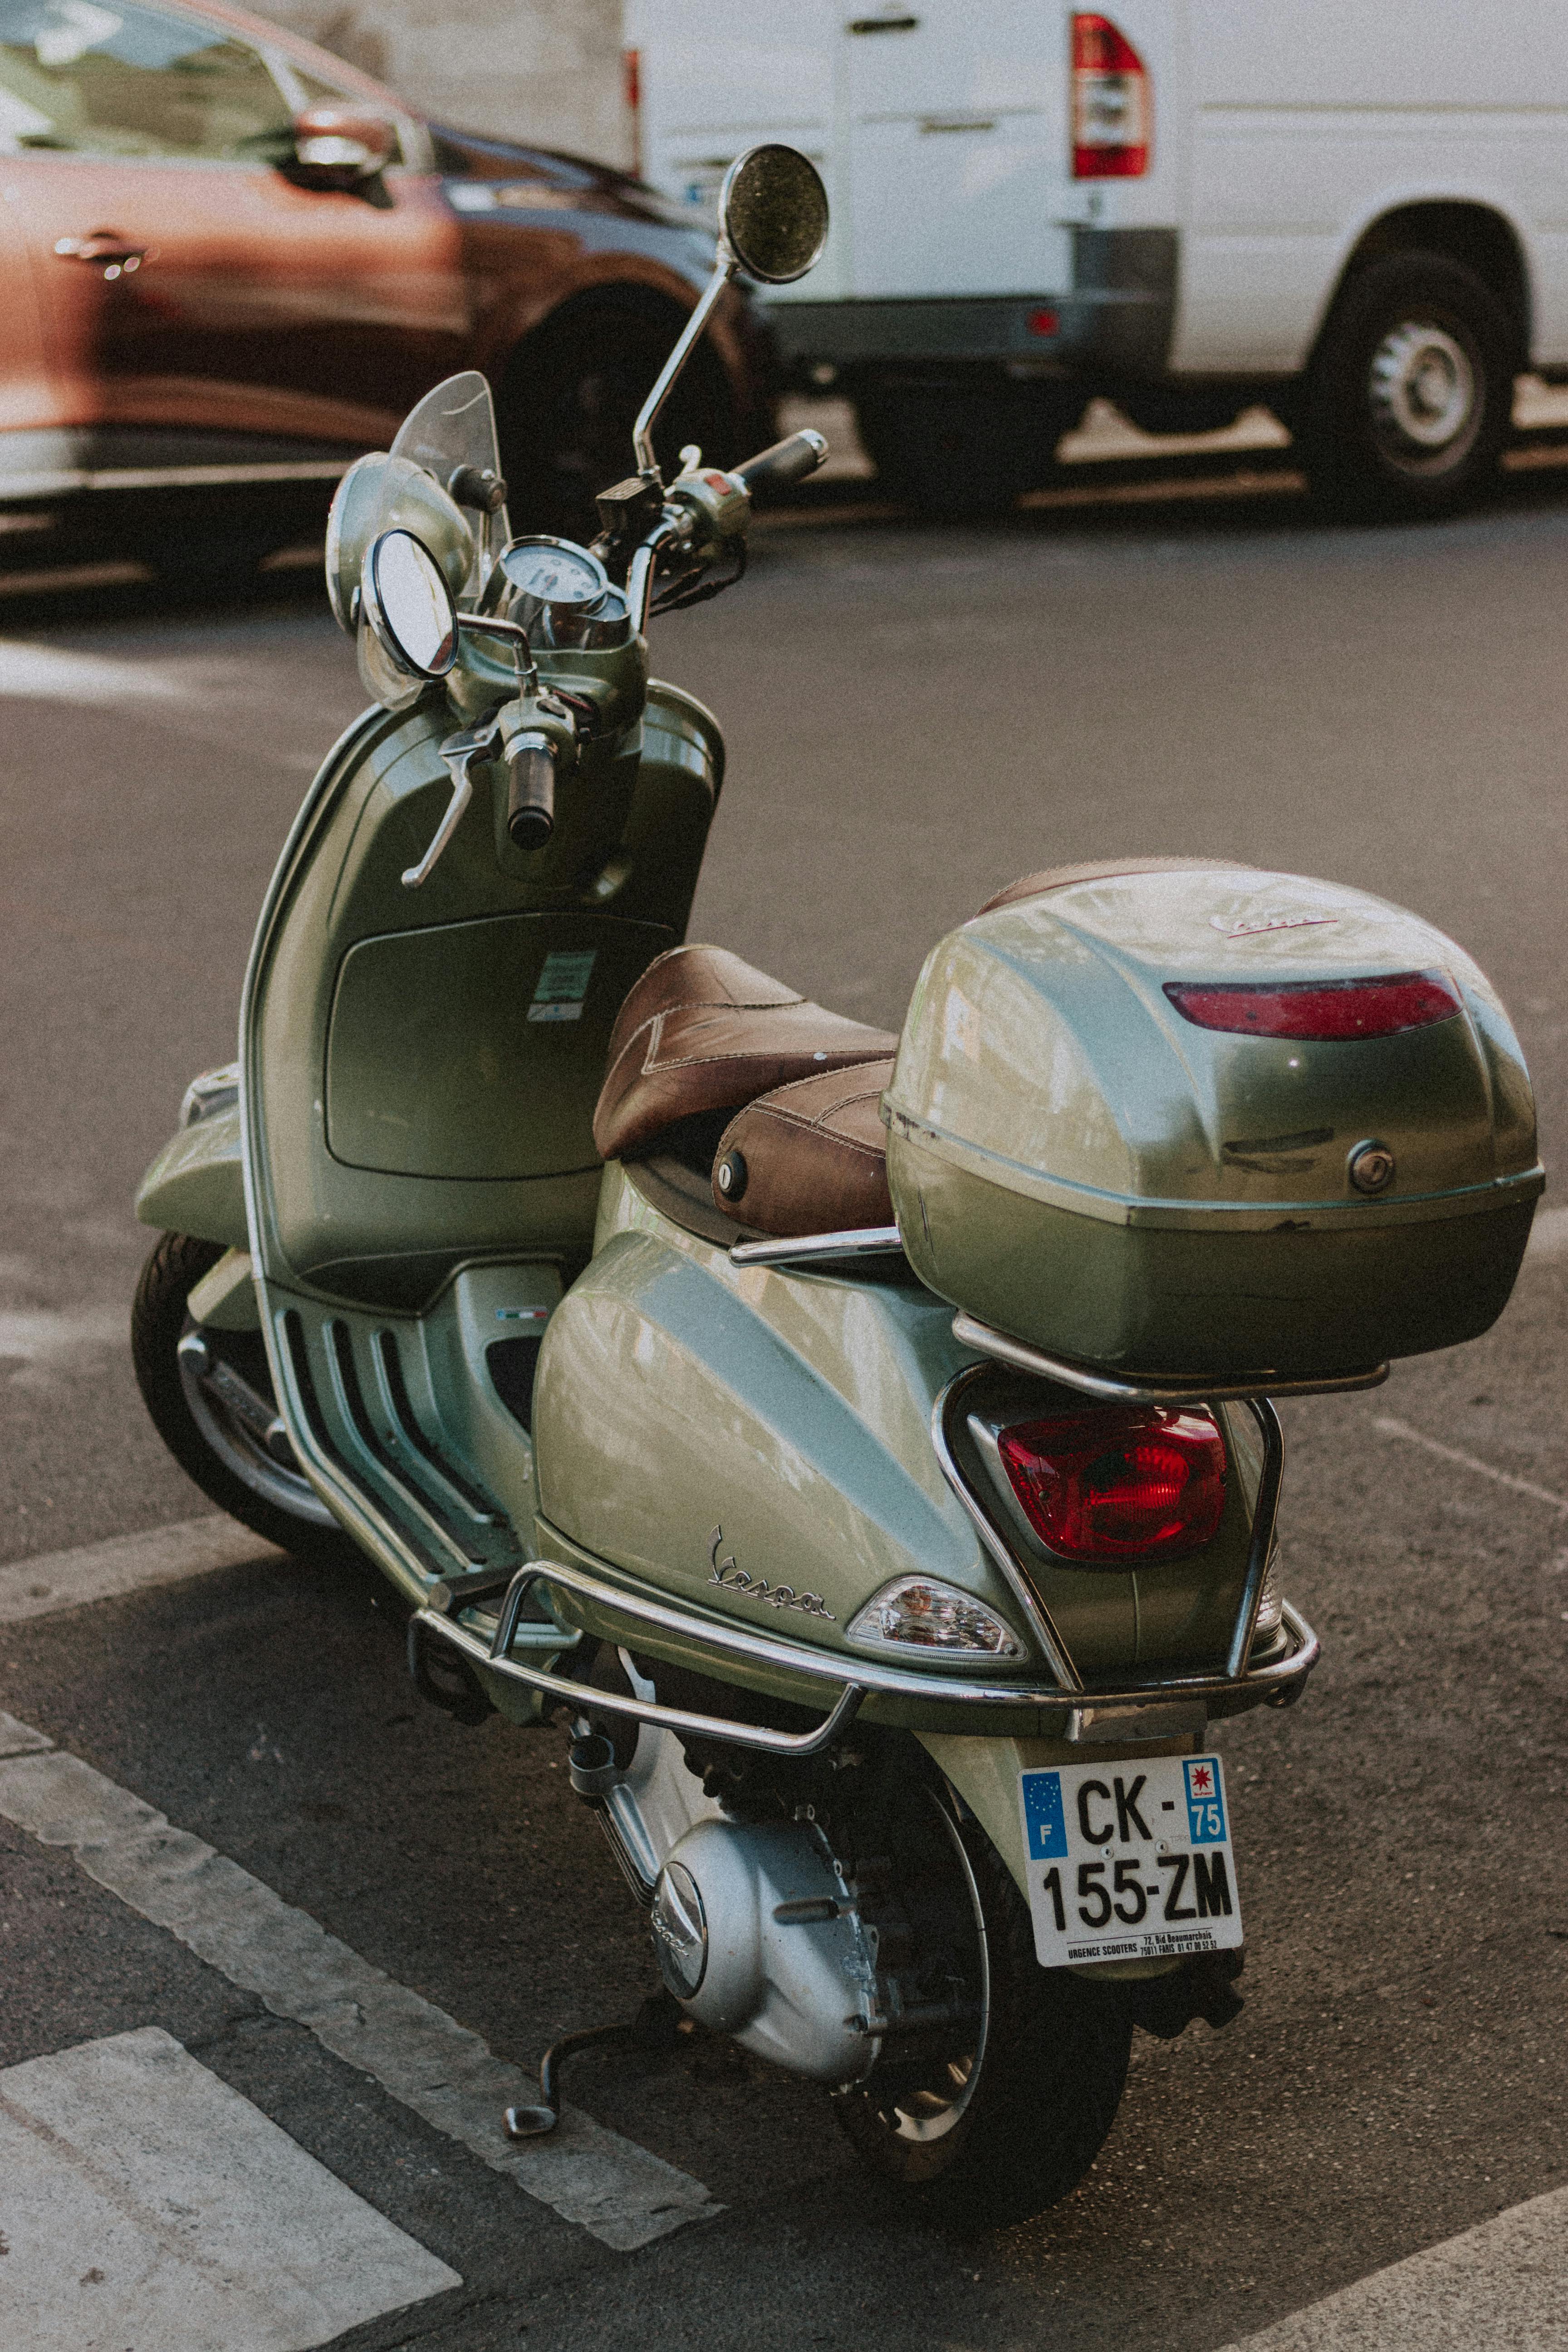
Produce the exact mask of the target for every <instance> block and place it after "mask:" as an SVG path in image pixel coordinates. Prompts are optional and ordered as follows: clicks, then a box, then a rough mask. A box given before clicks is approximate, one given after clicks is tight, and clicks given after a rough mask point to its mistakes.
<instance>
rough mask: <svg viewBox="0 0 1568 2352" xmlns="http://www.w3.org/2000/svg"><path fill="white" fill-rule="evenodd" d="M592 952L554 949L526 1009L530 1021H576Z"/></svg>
mask: <svg viewBox="0 0 1568 2352" xmlns="http://www.w3.org/2000/svg"><path fill="white" fill-rule="evenodd" d="M597 954H598V950H597V949H596V948H581V949H578V948H557V949H555V950H552V953H551V954H549V955H547V956H546V957H545V959H544V963H543V967H542V971H541V972H540V975H539V978H538V980H537V981H536V982H535V983H534V989H533V998H532V1001H531V1003H530V1005H529V1008H528V1017H529V1019H530V1020H531V1021H580V1020H581V1019H582V1017H583V1000H584V997H585V996H586V995H587V993H588V982H589V980H590V979H591V978H592V976H593V971H594V964H595V959H596V957H597Z"/></svg>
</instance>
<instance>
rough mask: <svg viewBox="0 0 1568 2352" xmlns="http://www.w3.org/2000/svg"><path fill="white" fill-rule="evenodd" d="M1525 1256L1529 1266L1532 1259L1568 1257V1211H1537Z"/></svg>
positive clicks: (1526, 1245)
mask: <svg viewBox="0 0 1568 2352" xmlns="http://www.w3.org/2000/svg"><path fill="white" fill-rule="evenodd" d="M1524 1255H1525V1260H1526V1263H1527V1264H1528V1262H1529V1261H1530V1259H1531V1258H1541V1257H1545V1258H1552V1257H1568V1209H1537V1211H1536V1213H1535V1223H1533V1224H1532V1225H1531V1229H1530V1239H1529V1241H1528V1242H1527V1243H1526V1244H1525V1251H1524Z"/></svg>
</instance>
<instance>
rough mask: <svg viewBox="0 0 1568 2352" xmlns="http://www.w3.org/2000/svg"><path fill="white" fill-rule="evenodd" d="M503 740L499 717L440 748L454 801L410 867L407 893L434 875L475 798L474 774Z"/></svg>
mask: <svg viewBox="0 0 1568 2352" xmlns="http://www.w3.org/2000/svg"><path fill="white" fill-rule="evenodd" d="M499 741H500V717H499V713H498V714H494V715H492V716H491V717H490V718H489V719H481V720H480V721H479V725H478V726H476V727H463V728H460V729H459V730H458V733H457V734H456V735H448V736H447V740H446V741H445V742H444V743H443V744H442V746H441V757H442V759H443V760H445V761H446V762H447V772H448V773H449V774H450V776H451V779H452V797H451V799H450V800H449V801H448V802H447V814H445V816H444V817H443V818H442V819H441V822H440V824H438V825H437V828H436V833H435V837H434V839H433V840H432V842H431V844H430V846H429V848H428V849H427V850H426V852H425V855H424V856H423V857H422V858H421V859H420V860H419V863H418V865H417V866H409V867H408V868H407V870H406V871H405V874H404V877H403V887H404V888H405V890H417V889H418V887H419V885H420V884H421V883H422V882H427V881H428V880H429V878H430V877H431V875H432V874H433V873H434V872H435V870H436V866H437V864H438V862H439V860H440V858H441V856H442V854H443V852H444V851H445V849H446V847H447V843H448V842H449V841H450V840H451V838H452V835H454V834H455V833H456V832H457V830H458V825H459V824H461V822H462V819H463V813H464V811H465V810H466V809H467V807H468V803H469V802H470V801H471V800H472V799H473V797H474V770H475V769H476V768H478V767H479V766H481V765H482V764H483V763H484V761H487V760H489V759H491V758H493V757H494V754H495V750H496V746H497V744H498V743H499Z"/></svg>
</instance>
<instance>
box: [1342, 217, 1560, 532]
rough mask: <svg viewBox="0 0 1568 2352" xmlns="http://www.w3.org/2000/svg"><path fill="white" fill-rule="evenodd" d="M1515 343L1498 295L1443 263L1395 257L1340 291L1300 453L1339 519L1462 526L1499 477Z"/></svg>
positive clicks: (1431, 257) (1435, 256)
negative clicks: (1466, 512) (1432, 519)
mask: <svg viewBox="0 0 1568 2352" xmlns="http://www.w3.org/2000/svg"><path fill="white" fill-rule="evenodd" d="M1519 363H1520V350H1519V336H1518V332H1517V331H1516V328H1515V326H1514V323H1513V321H1512V320H1511V319H1510V316H1509V313H1508V311H1507V310H1506V308H1505V307H1504V305H1503V304H1502V302H1501V301H1500V300H1499V299H1498V297H1497V295H1496V294H1494V293H1493V292H1492V290H1491V289H1490V287H1489V286H1488V285H1486V284H1485V283H1484V282H1483V281H1482V279H1480V278H1478V277H1477V276H1476V274H1475V272H1474V271H1473V270H1470V269H1467V268H1465V266H1464V265H1463V263H1461V262H1458V261H1454V260H1452V259H1450V258H1449V257H1448V256H1447V254H1441V253H1398V254H1391V255H1389V256H1387V257H1385V258H1384V259H1383V260H1381V261H1374V262H1372V263H1369V264H1368V266H1367V267H1366V268H1364V269H1362V270H1359V271H1357V273H1356V274H1355V275H1354V276H1353V277H1352V278H1351V279H1350V280H1349V282H1348V283H1347V284H1346V285H1345V286H1344V287H1343V288H1342V290H1341V292H1340V295H1339V297H1338V299H1337V300H1336V302H1335V304H1334V307H1333V309H1332V310H1331V312H1330V314H1329V319H1328V323H1327V324H1326V326H1325V327H1324V329H1323V331H1322V335H1321V338H1320V341H1319V343H1318V348H1317V351H1316V352H1315V353H1314V355H1313V358H1312V362H1311V366H1310V369H1309V371H1308V374H1307V381H1306V384H1305V386H1304V395H1305V396H1304V398H1303V401H1302V403H1301V424H1300V441H1301V447H1302V456H1303V458H1304V460H1305V465H1306V471H1307V478H1308V482H1309V484H1310V488H1311V492H1312V495H1313V498H1314V499H1315V501H1316V502H1317V504H1318V505H1319V506H1320V507H1321V509H1323V510H1324V511H1325V512H1326V513H1329V514H1331V515H1336V516H1356V515H1361V516H1368V517H1373V518H1378V519H1385V520H1395V519H1413V520H1418V519H1420V518H1422V517H1426V516H1436V515H1444V514H1452V513H1454V512H1455V511H1456V510H1457V509H1459V508H1461V507H1464V506H1467V505H1468V504H1470V503H1471V502H1472V501H1473V500H1474V499H1476V498H1477V497H1478V496H1479V495H1480V494H1481V493H1482V492H1483V491H1484V490H1485V489H1486V488H1488V487H1489V485H1490V484H1491V483H1492V482H1493V481H1494V479H1495V478H1496V475H1497V471H1498V464H1499V460H1500V457H1501V455H1502V450H1503V446H1504V443H1505V441H1506V440H1507V437H1508V433H1509V428H1510V422H1511V417H1512V410H1513V379H1514V373H1515V371H1516V368H1517V367H1518V365H1519Z"/></svg>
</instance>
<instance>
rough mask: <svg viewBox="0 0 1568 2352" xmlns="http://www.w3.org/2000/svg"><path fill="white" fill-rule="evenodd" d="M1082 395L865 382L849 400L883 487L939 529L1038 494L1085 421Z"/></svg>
mask: <svg viewBox="0 0 1568 2352" xmlns="http://www.w3.org/2000/svg"><path fill="white" fill-rule="evenodd" d="M1086 398H1087V394H1085V393H1083V392H1082V391H1081V390H1079V391H1074V390H1073V389H1072V388H1071V387H1068V388H1067V389H1066V390H1065V392H1064V391H1058V389H1057V388H1056V387H1055V386H1052V387H1050V388H1049V389H1048V390H1042V389H1039V388H1037V387H1034V386H1030V387H1028V388H1027V389H1026V390H1025V389H1023V388H1021V387H1020V388H1017V389H1015V388H1012V387H1003V386H1001V385H998V386H996V387H995V388H994V389H982V388H980V387H979V386H971V385H965V384H955V383H920V382H919V381H909V382H899V381H898V380H896V379H890V380H889V381H888V382H886V383H869V384H866V385H864V386H862V387H861V388H859V389H858V390H857V392H856V393H855V395H854V399H855V418H856V423H857V424H858V426H859V430H860V440H861V445H862V446H863V447H864V449H865V451H866V455H867V456H868V457H869V458H870V460H871V463H872V464H873V466H875V467H876V469H877V481H878V484H879V487H880V488H882V489H883V490H885V491H886V493H887V494H888V496H889V498H895V499H901V500H902V501H903V502H904V503H906V504H907V505H909V506H912V507H913V508H914V509H916V511H917V512H918V513H920V514H922V515H928V516H930V517H931V520H933V521H938V522H974V521H982V520H986V519H988V518H991V517H994V516H996V515H1002V514H1005V513H1006V512H1007V511H1008V510H1009V509H1010V508H1011V507H1012V506H1013V504H1014V502H1015V500H1016V499H1018V498H1019V497H1020V496H1021V495H1022V493H1023V492H1024V491H1026V490H1035V489H1040V488H1044V486H1045V484H1046V483H1047V482H1048V481H1049V480H1050V479H1051V478H1052V475H1053V473H1054V472H1055V468H1056V453H1057V444H1058V441H1059V440H1060V439H1061V436H1062V435H1063V434H1064V433H1070V432H1071V430H1072V428H1073V426H1074V425H1076V423H1077V422H1078V419H1079V416H1080V415H1082V414H1083V408H1084V404H1085V400H1086Z"/></svg>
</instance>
